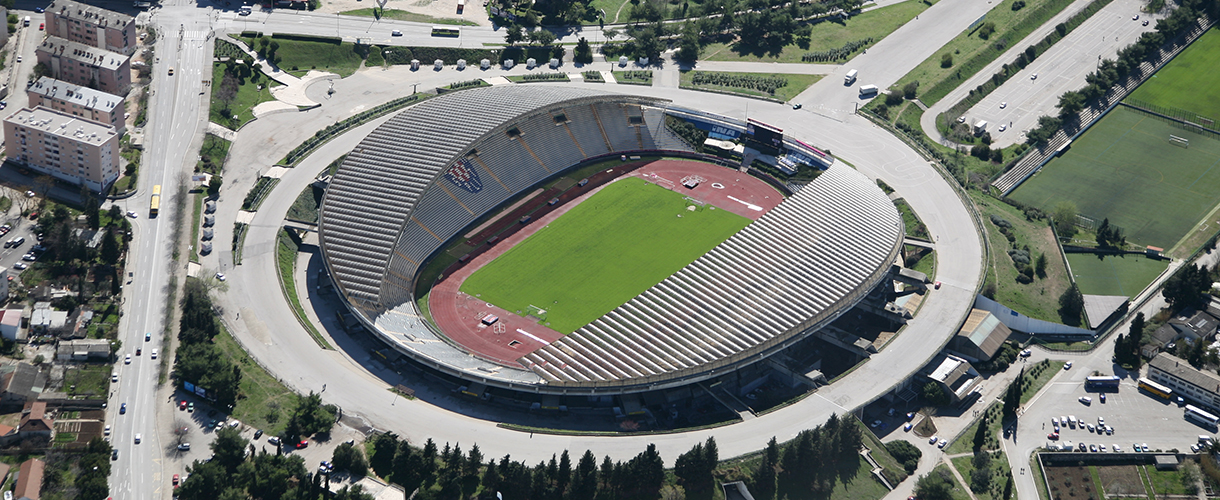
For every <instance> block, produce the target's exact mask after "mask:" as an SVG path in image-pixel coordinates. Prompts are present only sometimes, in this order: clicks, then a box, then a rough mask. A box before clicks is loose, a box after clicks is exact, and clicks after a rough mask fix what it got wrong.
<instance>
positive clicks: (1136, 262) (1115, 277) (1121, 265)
mask: <svg viewBox="0 0 1220 500" xmlns="http://www.w3.org/2000/svg"><path fill="white" fill-rule="evenodd" d="M1067 258H1068V263H1070V264H1071V265H1072V275H1073V276H1074V277H1075V278H1076V285H1077V286H1079V287H1080V293H1085V294H1089V295H1125V296H1127V297H1135V295H1136V294H1138V293H1140V291H1142V290H1143V289H1144V287H1147V286H1148V284H1149V283H1152V280H1154V279H1156V277H1157V276H1159V275H1160V274H1161V272H1162V271H1164V270H1165V268H1166V267H1169V261H1165V260H1156V259H1149V258H1147V257H1145V256H1143V255H1123V256H1121V257H1115V256H1108V257H1106V258H1105V259H1104V260H1103V259H1099V258H1097V256H1096V255H1093V254H1087V253H1070V254H1067Z"/></svg>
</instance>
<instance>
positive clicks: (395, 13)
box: [339, 8, 479, 26]
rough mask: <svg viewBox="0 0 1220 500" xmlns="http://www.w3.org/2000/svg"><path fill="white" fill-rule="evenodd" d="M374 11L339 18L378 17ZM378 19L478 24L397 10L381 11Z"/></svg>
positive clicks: (357, 12)
mask: <svg viewBox="0 0 1220 500" xmlns="http://www.w3.org/2000/svg"><path fill="white" fill-rule="evenodd" d="M374 10H376V9H372V8H369V9H355V10H348V11H343V12H340V13H339V15H341V16H359V17H378V16H377V15H376V14H375V13H374V12H373V11H374ZM378 18H379V19H394V20H397V21H412V22H416V23H428V24H453V25H457V26H478V25H479V23H475V22H471V21H466V20H464V19H449V18H443V17H432V16H429V15H427V14H416V13H414V12H407V11H405V10H398V9H382V10H381V12H380V17H378Z"/></svg>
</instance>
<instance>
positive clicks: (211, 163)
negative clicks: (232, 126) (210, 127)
mask: <svg viewBox="0 0 1220 500" xmlns="http://www.w3.org/2000/svg"><path fill="white" fill-rule="evenodd" d="M232 144H233V143H232V142H229V141H228V140H225V139H221V138H220V137H217V136H214V135H212V134H204V136H203V147H202V148H201V149H200V150H199V156H200V160H199V168H200V170H202V171H204V172H208V173H212V174H219V173H220V172H221V171H222V170H224V166H225V158H228V157H229V146H230V145H232Z"/></svg>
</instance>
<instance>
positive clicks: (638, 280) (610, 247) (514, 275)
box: [462, 177, 750, 333]
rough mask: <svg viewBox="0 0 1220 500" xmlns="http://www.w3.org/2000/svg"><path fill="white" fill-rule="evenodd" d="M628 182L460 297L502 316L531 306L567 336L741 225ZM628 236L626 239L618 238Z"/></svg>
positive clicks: (480, 276)
mask: <svg viewBox="0 0 1220 500" xmlns="http://www.w3.org/2000/svg"><path fill="white" fill-rule="evenodd" d="M749 223H750V221H749V219H746V218H745V217H742V216H739V215H736V214H732V213H730V212H727V211H724V210H713V209H711V207H709V208H706V209H704V210H703V211H700V212H690V211H687V210H686V203H685V202H684V201H683V196H682V195H681V194H678V193H675V192H672V191H669V190H666V189H664V188H661V187H658V186H655V185H652V184H648V183H646V182H644V181H643V180H640V179H637V178H634V177H629V178H626V179H622V180H619V181H618V182H615V183H614V184H611V185H609V186H606V187H605V188H603V189H602V191H601V192H599V193H597V194H596V195H594V196H592V197H590V198H589V199H588V200H585V201H584V202H583V203H581V204H580V205H577V206H576V207H574V208H572V210H571V211H569V212H568V213H567V214H565V215H564V216H563V217H560V218H559V219H557V220H556V221H555V222H552V223H551V224H550V225H548V226H546V227H544V228H542V229H540V230H539V231H538V232H537V233H535V234H534V235H533V236H530V237H529V238H528V239H526V240H525V241H523V242H521V243H520V244H518V245H517V246H515V247H513V248H512V249H510V250H508V251H507V252H505V253H504V255H501V256H500V257H498V258H496V260H494V261H492V262H491V263H490V264H488V265H487V266H485V267H483V268H482V269H480V270H478V271H476V272H475V273H474V274H473V275H472V276H470V278H468V279H467V280H466V281H465V282H464V283H463V284H462V291H463V292H465V293H468V294H470V295H477V296H479V297H481V298H483V299H484V300H486V301H488V302H491V303H492V304H496V305H498V306H500V307H502V308H504V309H507V310H509V311H525V310H526V309H527V307H528V306H530V305H535V306H538V307H541V308H543V309H546V310H547V311H548V314H547V321H548V322H549V323H550V327H551V328H553V329H555V330H556V331H559V332H562V333H570V332H572V331H574V330H576V329H577V328H580V327H582V326H584V325H586V324H588V323H589V322H591V321H593V320H594V319H597V318H598V317H600V316H601V315H603V314H605V313H607V312H609V311H610V310H612V309H614V308H615V307H618V306H619V305H621V304H623V303H624V302H626V301H628V300H630V299H631V298H632V297H635V296H636V295H639V294H640V293H642V292H643V291H644V290H647V289H648V288H649V287H651V286H652V285H654V284H656V283H658V282H660V281H661V280H663V279H665V278H666V277H667V276H669V275H671V274H673V273H675V272H677V271H678V270H679V269H681V268H682V267H683V266H685V265H687V264H689V263H691V262H693V261H694V260H695V259H697V258H698V257H699V256H701V255H703V254H705V253H707V252H708V251H709V250H711V249H712V247H714V246H716V245H717V244H719V243H720V242H721V241H724V240H725V239H728V237H729V236H732V235H733V234H734V233H736V232H737V231H739V230H741V229H742V228H744V227H745V226H746V225H747V224H749ZM626 235H630V237H624V236H626Z"/></svg>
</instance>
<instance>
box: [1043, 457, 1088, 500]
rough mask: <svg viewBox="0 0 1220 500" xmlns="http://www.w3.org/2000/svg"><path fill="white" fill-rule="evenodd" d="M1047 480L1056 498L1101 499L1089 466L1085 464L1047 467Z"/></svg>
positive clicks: (1075, 499) (1073, 499) (1076, 499)
mask: <svg viewBox="0 0 1220 500" xmlns="http://www.w3.org/2000/svg"><path fill="white" fill-rule="evenodd" d="M1046 482H1047V484H1049V485H1050V489H1051V495H1052V496H1053V497H1054V498H1071V499H1072V500H1100V498H1099V497H1098V494H1097V489H1096V487H1095V485H1094V484H1093V477H1092V475H1091V474H1089V468H1088V467H1085V466H1083V465H1074V466H1070V467H1047V468H1046Z"/></svg>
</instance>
